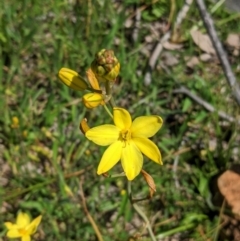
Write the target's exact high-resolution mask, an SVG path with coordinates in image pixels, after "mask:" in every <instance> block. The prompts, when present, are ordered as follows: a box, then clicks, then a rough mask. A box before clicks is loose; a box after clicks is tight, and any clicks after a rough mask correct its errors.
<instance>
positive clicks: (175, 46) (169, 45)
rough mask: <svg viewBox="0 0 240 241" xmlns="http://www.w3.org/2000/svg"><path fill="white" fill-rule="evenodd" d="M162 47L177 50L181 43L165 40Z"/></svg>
mask: <svg viewBox="0 0 240 241" xmlns="http://www.w3.org/2000/svg"><path fill="white" fill-rule="evenodd" d="M163 47H164V48H165V49H168V50H179V49H181V48H182V47H183V44H177V43H171V42H169V41H166V42H165V43H163Z"/></svg>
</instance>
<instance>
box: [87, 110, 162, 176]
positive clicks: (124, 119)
mask: <svg viewBox="0 0 240 241" xmlns="http://www.w3.org/2000/svg"><path fill="white" fill-rule="evenodd" d="M113 121H114V124H115V125H108V124H105V125H101V126H98V127H94V128H91V129H89V130H87V131H86V133H85V135H86V137H87V138H88V139H89V140H91V141H93V142H94V143H96V144H97V145H100V146H108V145H110V146H109V147H108V148H107V150H106V151H105V152H104V154H103V156H102V159H101V161H100V164H99V166H98V170H97V173H98V174H99V175H100V174H103V173H105V172H107V171H108V170H110V169H111V168H112V167H113V166H114V165H115V164H117V162H118V161H119V160H120V159H121V164H122V167H123V170H124V172H125V174H126V176H127V178H128V180H133V179H134V178H135V177H136V176H137V175H138V174H139V173H140V171H141V169H142V166H143V155H142V153H143V154H144V155H145V156H147V157H148V158H149V159H151V160H153V161H154V162H156V163H158V164H160V165H162V157H161V153H160V151H159V149H158V147H157V146H156V145H155V144H154V143H153V142H152V141H151V140H149V139H148V138H149V137H152V136H154V135H155V134H156V133H157V132H158V131H159V129H160V128H161V126H162V123H163V121H162V118H161V117H160V116H156V115H152V116H141V117H138V118H136V119H135V120H134V121H133V122H132V118H131V116H130V114H129V112H128V111H127V110H125V109H123V108H118V107H115V108H114V109H113Z"/></svg>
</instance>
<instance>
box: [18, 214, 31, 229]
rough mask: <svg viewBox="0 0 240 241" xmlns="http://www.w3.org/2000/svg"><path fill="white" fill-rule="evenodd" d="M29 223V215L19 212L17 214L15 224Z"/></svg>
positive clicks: (25, 224) (20, 225)
mask: <svg viewBox="0 0 240 241" xmlns="http://www.w3.org/2000/svg"><path fill="white" fill-rule="evenodd" d="M29 223H30V217H29V215H28V214H27V213H22V212H19V213H18V215H17V221H16V224H17V225H18V226H19V227H26V226H27V225H28V224H29Z"/></svg>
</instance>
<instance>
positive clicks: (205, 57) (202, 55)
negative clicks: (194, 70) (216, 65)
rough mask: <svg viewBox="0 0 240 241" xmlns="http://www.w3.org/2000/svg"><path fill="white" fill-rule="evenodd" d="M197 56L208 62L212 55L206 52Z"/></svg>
mask: <svg viewBox="0 0 240 241" xmlns="http://www.w3.org/2000/svg"><path fill="white" fill-rule="evenodd" d="M199 57H200V60H201V61H202V62H208V61H209V60H211V59H212V56H211V55H210V54H207V53H204V54H201V55H200V56H199Z"/></svg>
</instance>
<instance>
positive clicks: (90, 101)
mask: <svg viewBox="0 0 240 241" xmlns="http://www.w3.org/2000/svg"><path fill="white" fill-rule="evenodd" d="M82 101H83V104H84V105H85V107H87V108H89V109H92V108H95V107H97V106H99V105H103V104H104V101H103V95H101V94H98V93H88V94H85V95H84V96H83V98H82Z"/></svg>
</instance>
